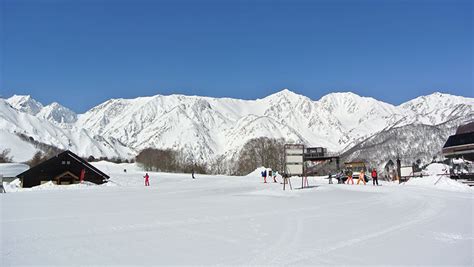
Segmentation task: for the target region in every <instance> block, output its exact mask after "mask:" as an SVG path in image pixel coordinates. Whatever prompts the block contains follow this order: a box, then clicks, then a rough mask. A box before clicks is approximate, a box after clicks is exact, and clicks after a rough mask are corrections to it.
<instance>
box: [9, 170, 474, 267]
mask: <svg viewBox="0 0 474 267" xmlns="http://www.w3.org/2000/svg"><path fill="white" fill-rule="evenodd" d="M94 165H95V166H96V167H98V168H100V169H102V170H104V171H105V172H106V173H108V174H109V175H110V176H111V177H112V178H111V183H109V184H108V185H102V186H91V185H79V186H75V187H65V186H54V185H51V184H49V185H48V184H46V185H43V186H41V187H40V188H41V189H40V190H38V189H36V190H35V189H33V190H29V191H24V190H20V191H19V192H15V193H7V194H1V195H0V204H1V215H2V216H1V217H0V222H1V230H2V231H1V242H2V245H1V262H0V265H1V266H10V265H29V264H33V265H49V266H50V265H105V264H107V265H170V264H174V265H211V264H212V265H308V266H314V265H369V264H371V265H450V266H452V265H463V266H472V265H473V253H472V252H473V242H474V238H473V227H472V225H473V194H472V191H470V192H452V191H445V190H438V189H437V188H435V187H433V188H429V187H425V186H417V185H411V186H407V185H398V184H391V183H383V185H382V186H378V187H375V186H372V185H371V184H370V183H369V184H367V185H366V186H363V185H359V186H357V185H338V184H333V185H329V184H327V182H328V181H327V179H324V178H323V177H318V178H310V185H311V187H310V188H307V189H303V190H301V189H294V190H288V191H282V190H281V189H282V185H281V184H279V183H268V184H263V183H262V180H261V177H259V176H260V175H259V174H260V172H258V171H257V172H256V173H257V175H256V176H245V177H229V176H205V175H196V178H197V179H195V180H193V179H191V175H190V174H167V173H155V172H151V173H149V174H150V183H151V186H150V187H144V186H143V185H142V184H143V175H144V172H143V171H140V170H139V169H138V168H137V167H136V166H135V165H133V164H120V165H115V164H111V163H106V162H99V163H94ZM124 169H126V170H127V171H126V172H124ZM292 183H293V186H294V187H299V185H300V184H301V180H298V179H293V180H292ZM66 188H68V189H70V190H63V189H66ZM46 189H47V190H46Z"/></svg>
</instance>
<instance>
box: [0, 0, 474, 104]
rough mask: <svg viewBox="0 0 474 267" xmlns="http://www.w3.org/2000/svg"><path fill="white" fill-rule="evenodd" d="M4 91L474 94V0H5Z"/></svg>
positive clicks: (44, 97)
mask: <svg viewBox="0 0 474 267" xmlns="http://www.w3.org/2000/svg"><path fill="white" fill-rule="evenodd" d="M0 1H1V3H2V6H1V12H2V14H1V17H2V32H1V45H2V50H1V51H2V55H1V65H2V69H1V72H2V73H1V74H2V76H1V85H0V90H1V91H0V94H1V95H3V97H9V96H11V95H13V94H31V95H32V96H33V97H34V98H36V99H38V100H40V101H41V102H43V103H45V104H48V103H50V102H52V101H57V102H60V103H61V104H63V105H65V106H67V107H70V108H72V109H73V110H75V111H76V112H84V111H86V110H87V109H89V108H91V107H93V106H95V105H97V104H99V103H101V102H103V101H105V100H107V99H109V98H118V97H124V98H133V97H137V96H145V95H155V94H173V93H182V94H192V95H203V96H214V97H223V96H226V97H235V98H243V99H255V98H261V97H264V96H266V95H268V94H271V93H273V92H276V91H279V90H280V89H282V88H289V89H291V90H293V91H295V92H297V93H300V94H304V95H306V96H308V97H310V98H312V99H315V100H316V99H319V98H320V97H321V96H323V95H325V94H327V93H330V92H334V91H352V92H354V93H357V94H360V95H363V96H372V97H375V98H377V99H379V100H383V101H386V102H389V103H392V104H399V103H401V102H404V101H406V100H409V99H412V98H414V97H416V96H419V95H424V94H430V93H432V92H435V91H441V92H446V93H451V94H456V95H462V96H469V97H473V95H474V93H473V90H474V89H473V60H474V56H473V39H472V38H473V4H472V2H471V1H455V0H454V1H448V0H445V1H439V0H438V1H436V0H435V1H414V0H413V1H412V0H410V1H408V0H406V1H403V0H397V1H383V0H378V1H375V0H374V1H350V0H347V1H338V0H335V1H289V0H288V1H265V0H256V1H182V0H178V1H144V0H142V1H140V0H134V1H132V0H128V1H120V0H118V1H112V0H102V1H100V0H98V1H88V0H74V1H73V0H70V1H69V0H63V1H60V0H55V1H45V0H35V1H33V0H30V1H23V0H0Z"/></svg>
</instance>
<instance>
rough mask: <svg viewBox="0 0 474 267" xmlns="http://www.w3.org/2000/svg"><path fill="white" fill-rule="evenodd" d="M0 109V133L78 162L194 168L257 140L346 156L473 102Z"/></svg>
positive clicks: (136, 103) (283, 98)
mask: <svg viewBox="0 0 474 267" xmlns="http://www.w3.org/2000/svg"><path fill="white" fill-rule="evenodd" d="M0 104H1V105H2V108H1V109H0V125H2V126H3V125H6V124H7V126H8V127H2V129H4V130H2V135H6V134H9V135H15V134H16V133H23V134H25V135H27V136H31V137H32V138H34V139H35V140H40V141H41V142H44V143H46V144H51V145H56V146H59V147H60V148H72V149H73V150H75V151H76V152H78V153H79V154H80V155H82V156H85V157H87V156H89V155H93V156H94V157H101V156H106V157H109V158H110V157H122V158H129V157H132V156H133V155H134V154H136V153H137V152H138V151H140V150H142V149H144V148H148V147H154V148H171V149H177V150H183V151H184V152H185V154H187V155H189V157H190V158H192V159H193V160H195V161H201V162H212V161H213V160H214V159H216V158H217V157H222V156H224V157H226V158H232V157H235V155H236V153H238V152H239V151H240V149H241V148H242V147H243V145H244V144H245V143H246V142H247V141H248V140H250V139H252V138H257V137H271V138H284V139H286V140H287V141H288V142H299V143H304V144H306V145H311V146H324V147H327V148H328V149H329V150H332V151H348V150H349V149H350V148H352V147H354V146H356V145H359V144H361V142H367V140H369V139H370V138H371V137H374V136H376V135H378V134H381V133H383V134H385V135H386V133H389V132H390V130H391V129H400V127H404V126H407V125H425V126H436V127H441V128H443V126H442V125H443V123H445V122H447V121H456V122H457V123H461V121H463V120H473V119H474V99H473V98H466V97H459V96H452V95H448V94H441V93H434V94H432V95H428V96H421V97H418V98H416V99H413V100H411V101H408V102H406V103H403V104H402V105H399V106H394V105H391V104H388V103H384V102H382V101H378V100H376V99H374V98H370V97H362V96H358V95H356V94H353V93H332V94H328V95H326V96H324V97H322V98H321V99H320V100H318V101H313V100H311V99H309V98H307V97H305V96H302V95H298V94H295V93H293V92H291V91H290V90H287V89H284V90H282V91H280V92H278V93H275V94H272V95H270V96H267V97H265V98H262V99H257V100H239V99H231V98H210V97H199V96H185V95H168V96H163V95H156V96H150V97H139V98H136V99H111V100H108V101H106V102H104V103H102V104H100V105H98V106H96V107H94V108H92V109H90V110H89V111H87V112H86V113H84V114H79V115H76V114H75V113H74V112H73V111H71V110H69V109H67V108H65V107H63V106H61V105H59V104H57V103H53V104H51V105H48V106H43V105H42V104H41V103H38V102H37V101H35V100H34V99H32V98H31V97H29V96H13V97H11V98H9V99H6V100H3V102H0ZM7 114H10V115H7ZM11 114H14V115H11ZM11 116H13V117H15V118H14V119H11V118H10V117H11ZM9 118H10V119H9ZM440 125H441V126H440ZM420 129H423V127H420ZM443 129H444V128H443ZM443 129H442V130H443ZM446 132H448V131H446ZM442 138H444V136H443V137H442ZM2 146H4V147H8V146H9V145H8V144H2ZM10 146H12V148H13V145H10ZM0 149H2V147H0ZM12 153H13V154H14V153H15V152H14V149H12Z"/></svg>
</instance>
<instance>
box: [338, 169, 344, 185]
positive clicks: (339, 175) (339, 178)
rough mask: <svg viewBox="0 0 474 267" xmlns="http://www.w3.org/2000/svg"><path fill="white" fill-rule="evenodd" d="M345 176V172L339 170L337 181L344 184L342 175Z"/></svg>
mask: <svg viewBox="0 0 474 267" xmlns="http://www.w3.org/2000/svg"><path fill="white" fill-rule="evenodd" d="M343 176H344V172H343V171H342V170H341V171H340V172H339V174H338V175H337V183H338V184H343V183H344V182H343V180H342V177H343Z"/></svg>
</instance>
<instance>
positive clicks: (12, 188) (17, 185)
mask: <svg viewBox="0 0 474 267" xmlns="http://www.w3.org/2000/svg"><path fill="white" fill-rule="evenodd" d="M3 188H5V191H6V192H17V191H20V190H21V189H22V188H21V182H20V179H15V180H13V181H11V182H10V183H6V182H3Z"/></svg>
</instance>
